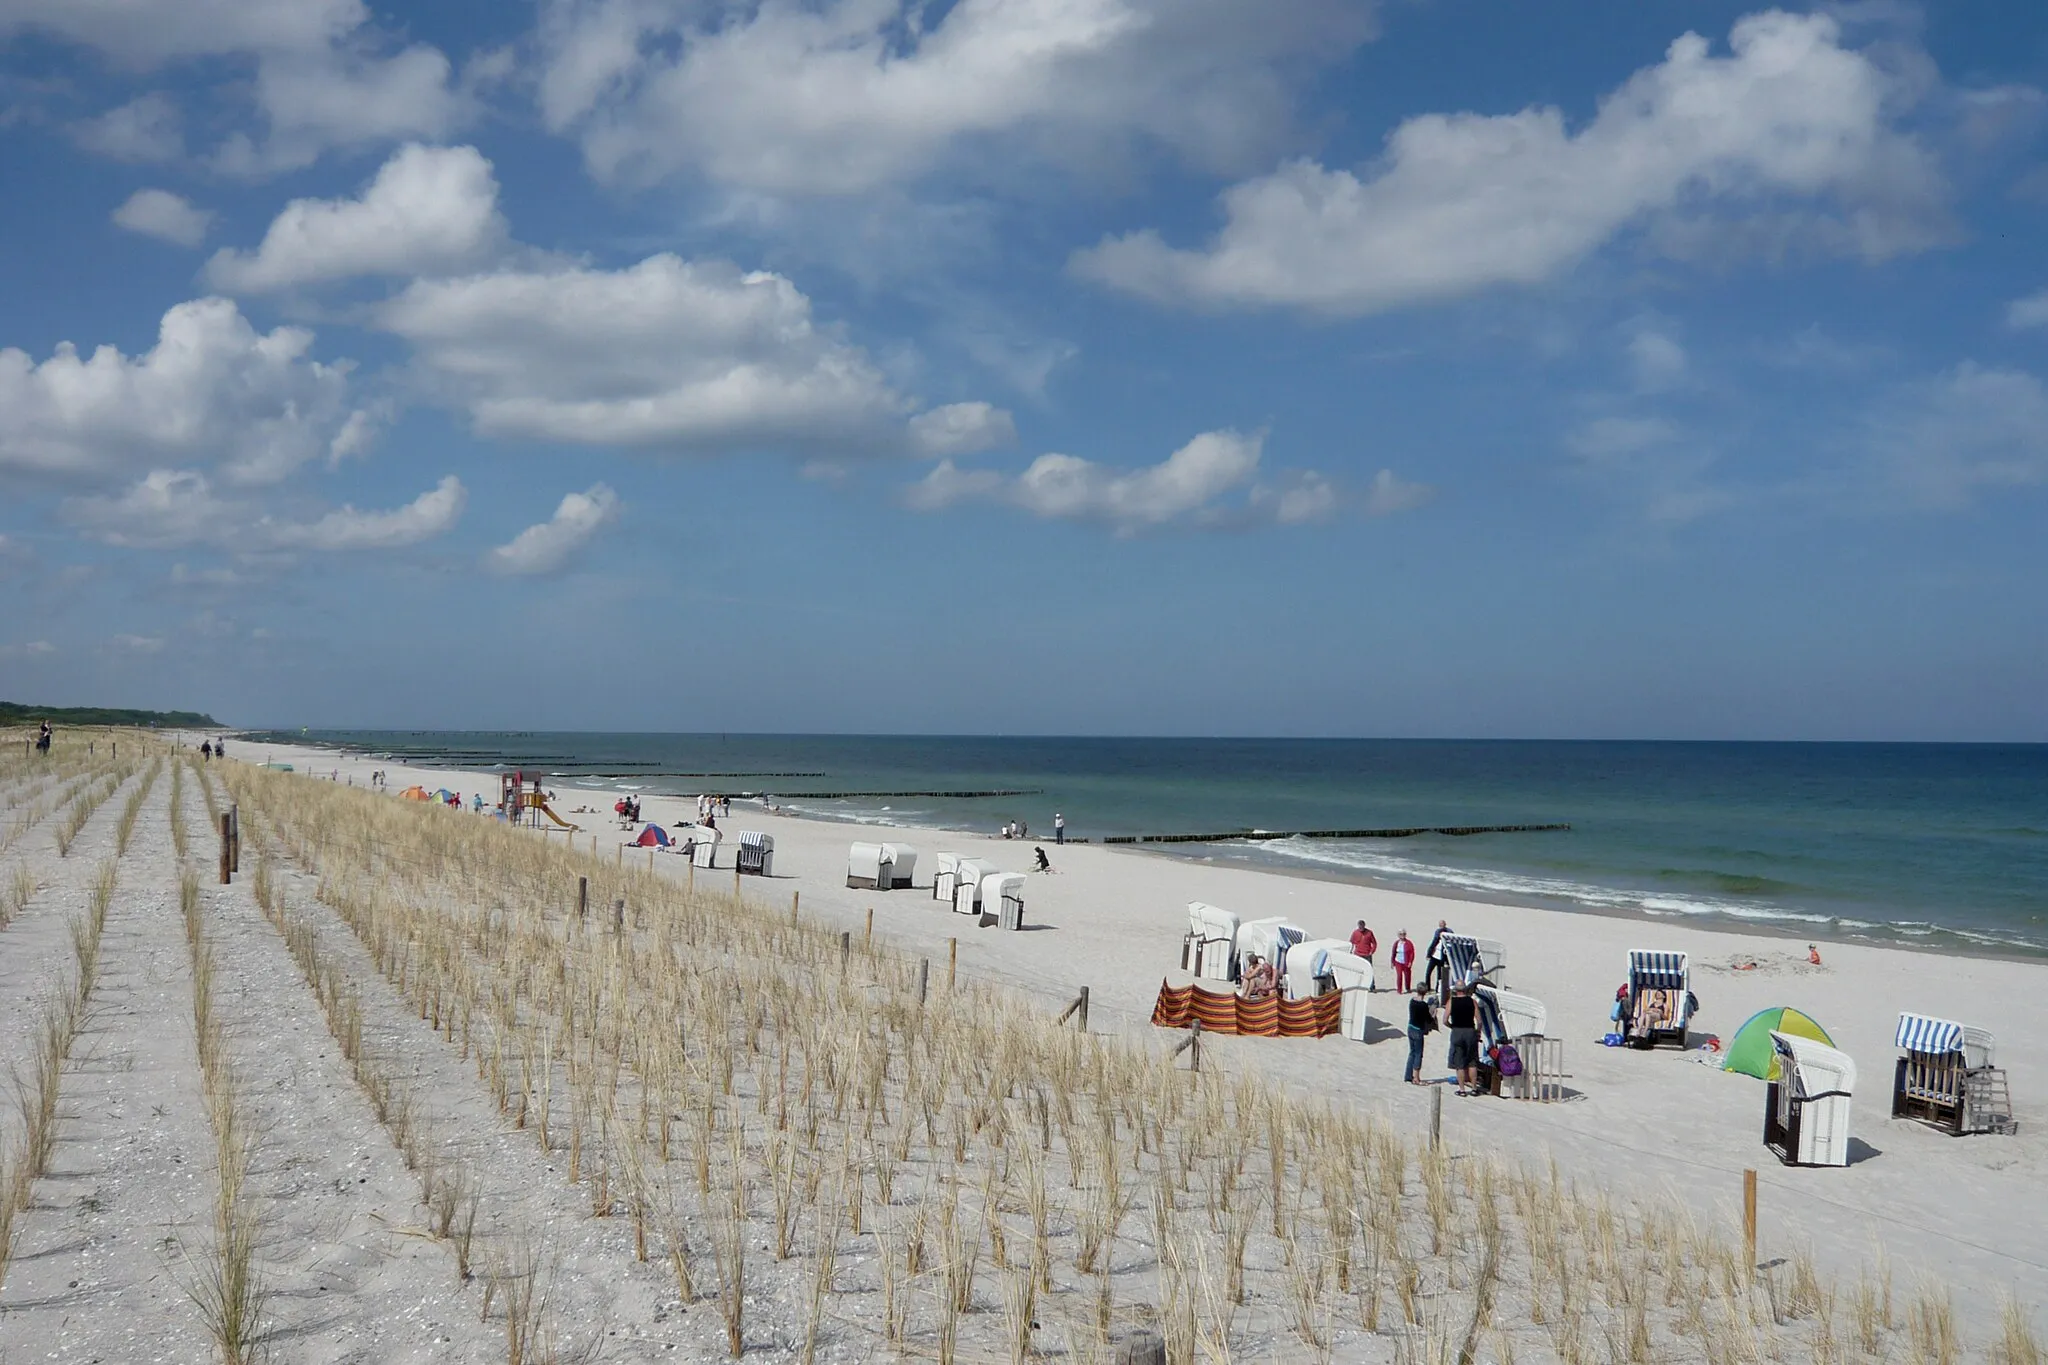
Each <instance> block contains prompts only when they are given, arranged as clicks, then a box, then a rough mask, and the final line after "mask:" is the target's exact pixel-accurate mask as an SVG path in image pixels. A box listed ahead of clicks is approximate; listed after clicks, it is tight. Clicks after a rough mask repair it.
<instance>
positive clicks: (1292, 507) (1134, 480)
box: [904, 431, 1392, 535]
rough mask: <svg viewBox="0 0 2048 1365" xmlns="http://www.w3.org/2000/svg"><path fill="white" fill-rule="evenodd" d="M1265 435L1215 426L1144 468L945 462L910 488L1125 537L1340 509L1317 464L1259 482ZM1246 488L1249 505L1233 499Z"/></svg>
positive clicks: (922, 506) (920, 499) (923, 495)
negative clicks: (1008, 467)
mask: <svg viewBox="0 0 2048 1365" xmlns="http://www.w3.org/2000/svg"><path fill="white" fill-rule="evenodd" d="M1264 439H1265V438H1264V437H1263V436H1262V435H1260V434H1258V433H1251V434H1246V433H1244V432H1237V431H1207V432H1203V433H1202V434H1201V435H1199V436H1197V437H1195V438H1194V439H1193V440H1192V441H1189V442H1188V443H1187V444H1186V445H1184V446H1182V447H1181V448H1180V449H1179V450H1176V451H1174V452H1173V454H1171V455H1169V456H1167V458H1166V459H1164V460H1162V461H1161V462H1160V463H1158V464H1156V465H1146V466H1144V467H1142V468H1138V469H1119V468H1115V467H1112V466H1108V465H1101V464H1097V463H1095V462H1094V461H1092V460H1084V459H1081V458H1079V457H1077V456H1073V455H1057V454H1055V455H1041V456H1039V457H1038V458H1037V459H1036V460H1033V461H1032V462H1031V464H1030V466H1029V467H1028V468H1026V469H1025V470H1024V472H1023V473H1022V474H1020V475H1018V476H1017V477H1016V478H1014V479H1011V478H1005V477H1004V476H1003V475H1001V474H998V473H996V472H995V471H993V470H985V469H971V470H970V469H961V468H960V467H959V466H957V465H955V464H954V463H953V462H952V461H951V460H941V461H940V462H939V464H938V465H937V466H936V467H934V468H933V470H932V471H931V473H929V474H927V475H926V476H925V477H924V478H923V479H920V480H919V481H918V482H917V483H915V484H912V485H911V486H910V487H909V488H908V489H906V490H905V493H904V501H905V503H906V504H908V505H909V506H910V507H912V508H915V509H916V510H918V511H922V512H935V511H940V510H942V509H944V508H948V507H952V506H955V505H957V504H960V503H963V502H977V501H978V502H999V503H1005V504H1007V505H1009V506H1012V507H1018V508H1021V509H1023V510H1024V511H1026V512H1029V513H1031V514H1032V515H1034V516H1039V517H1047V518H1053V519H1057V520H1062V521H1077V522H1088V523H1093V524H1097V525H1104V526H1109V527H1111V528H1113V529H1114V530H1115V531H1116V532H1117V533H1118V534H1119V535H1135V534H1137V533H1139V532H1141V531H1148V530H1155V529H1158V528H1161V527H1166V526H1172V525H1185V526H1200V527H1224V526H1242V525H1247V524H1252V523H1258V522H1277V523H1281V524H1298V523H1301V522H1308V521H1320V520H1324V519H1326V518H1327V517H1329V516H1331V515H1333V514H1334V513H1335V512H1336V510H1337V506H1338V498H1337V495H1336V492H1335V490H1334V489H1333V488H1332V487H1331V486H1330V484H1329V482H1328V481H1327V480H1325V479H1324V478H1323V476H1322V475H1320V474H1317V473H1315V472H1314V471H1313V470H1301V471H1288V472H1285V473H1283V474H1281V475H1280V476H1279V479H1278V482H1277V483H1272V484H1266V483H1258V482H1256V480H1257V478H1258V475H1259V457H1260V454H1261V448H1262V446H1263V445H1264ZM1388 477H1391V475H1389V476H1388ZM1239 492H1242V493H1243V494H1244V497H1243V499H1242V501H1241V502H1227V501H1226V499H1228V498H1229V497H1230V496H1231V495H1232V494H1235V493H1239ZM1389 510H1392V509H1389Z"/></svg>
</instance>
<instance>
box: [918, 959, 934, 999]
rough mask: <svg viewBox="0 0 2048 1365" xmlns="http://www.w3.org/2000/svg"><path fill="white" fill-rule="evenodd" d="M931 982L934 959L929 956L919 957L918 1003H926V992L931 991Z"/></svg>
mask: <svg viewBox="0 0 2048 1365" xmlns="http://www.w3.org/2000/svg"><path fill="white" fill-rule="evenodd" d="M931 984H932V960H931V959H930V958H928V957H924V958H919V959H918V962H917V1003H918V1004H920V1005H922V1004H923V1003H924V998H925V995H926V994H927V993H928V992H929V991H930V989H931Z"/></svg>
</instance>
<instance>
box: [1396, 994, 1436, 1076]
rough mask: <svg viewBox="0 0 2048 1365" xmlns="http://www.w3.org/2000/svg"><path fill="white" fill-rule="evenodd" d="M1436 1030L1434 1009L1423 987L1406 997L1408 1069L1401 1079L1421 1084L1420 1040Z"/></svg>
mask: <svg viewBox="0 0 2048 1365" xmlns="http://www.w3.org/2000/svg"><path fill="white" fill-rule="evenodd" d="M1434 1032H1436V1009H1435V1007H1433V1006H1432V1005H1431V1004H1430V1003H1429V991H1428V989H1427V988H1426V987H1425V988H1424V989H1421V990H1418V991H1416V992H1415V994H1414V995H1412V996H1410V997H1409V998H1408V1069H1407V1070H1406V1071H1405V1072H1403V1073H1402V1074H1401V1079H1402V1080H1404V1081H1406V1082H1408V1084H1410V1085H1421V1084H1423V1080H1422V1040H1423V1039H1425V1038H1427V1037H1429V1035H1430V1034H1432V1033H1434Z"/></svg>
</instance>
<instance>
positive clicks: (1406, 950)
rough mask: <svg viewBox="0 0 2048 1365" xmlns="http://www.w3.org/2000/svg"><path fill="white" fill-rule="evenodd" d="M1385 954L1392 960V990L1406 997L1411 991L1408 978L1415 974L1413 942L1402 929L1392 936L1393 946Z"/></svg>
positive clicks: (1410, 983) (1410, 982)
mask: <svg viewBox="0 0 2048 1365" xmlns="http://www.w3.org/2000/svg"><path fill="white" fill-rule="evenodd" d="M1387 953H1388V955H1389V956H1391V957H1392V958H1393V959H1394V989H1395V990H1397V991H1399V992H1401V994H1403V995H1406V994H1408V992H1409V990H1410V989H1412V985H1413V983H1412V981H1411V980H1410V978H1412V977H1413V976H1414V974H1415V940H1414V939H1412V938H1410V937H1408V931H1407V930H1406V929H1403V930H1401V931H1400V932H1399V933H1397V934H1395V935H1394V946H1393V947H1391V948H1389V949H1388V950H1387Z"/></svg>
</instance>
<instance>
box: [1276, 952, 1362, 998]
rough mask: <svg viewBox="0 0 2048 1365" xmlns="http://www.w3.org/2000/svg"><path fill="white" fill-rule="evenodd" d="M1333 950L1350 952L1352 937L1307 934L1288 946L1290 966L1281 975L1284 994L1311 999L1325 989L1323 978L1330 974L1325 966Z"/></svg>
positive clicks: (1282, 992)
mask: <svg viewBox="0 0 2048 1365" xmlns="http://www.w3.org/2000/svg"><path fill="white" fill-rule="evenodd" d="M1333 953H1343V954H1344V955H1345V956H1346V957H1349V956H1351V940H1350V939H1345V938H1305V939H1303V940H1302V941H1301V942H1299V943H1296V944H1292V945H1290V946H1289V947H1288V949H1287V970H1286V971H1284V972H1283V973H1281V976H1280V991H1281V995H1282V998H1284V999H1287V1000H1312V999H1314V998H1315V997H1316V996H1318V995H1321V994H1322V993H1323V988H1322V985H1321V984H1320V983H1321V980H1322V978H1323V977H1326V976H1328V975H1329V972H1328V971H1327V970H1325V969H1326V968H1327V967H1328V965H1329V961H1328V959H1329V957H1330V955H1331V954H1333Z"/></svg>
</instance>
